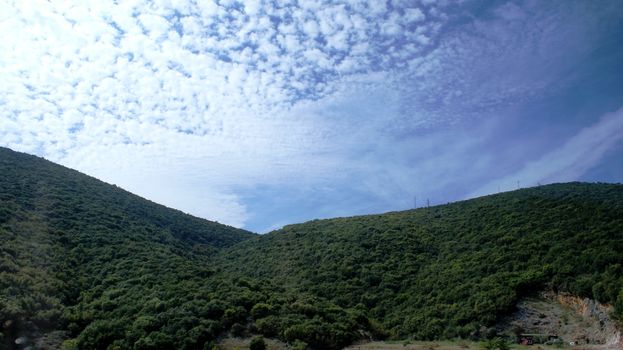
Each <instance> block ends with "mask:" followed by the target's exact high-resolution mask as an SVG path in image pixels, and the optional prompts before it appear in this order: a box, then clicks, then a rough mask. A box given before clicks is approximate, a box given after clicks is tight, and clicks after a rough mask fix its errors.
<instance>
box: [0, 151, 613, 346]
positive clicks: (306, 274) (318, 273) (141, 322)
mask: <svg viewBox="0 0 623 350" xmlns="http://www.w3.org/2000/svg"><path fill="white" fill-rule="evenodd" d="M622 265H623V186H622V185H611V184H583V183H571V184H557V185H548V186H541V187H538V188H530V189H524V190H519V191H514V192H508V193H502V194H497V195H493V196H487V197H482V198H478V199H474V200H469V201H464V202H457V203H453V204H449V205H443V206H437V207H432V208H422V209H417V210H411V211H404V212H396V213H387V214H382V215H369V216H360V217H352V218H338V219H331V220H315V221H311V222H307V223H304V224H299V225H291V226H287V227H285V228H283V229H282V230H278V231H275V232H272V233H270V234H267V235H263V236H259V235H253V234H251V233H249V232H246V231H243V230H238V229H234V228H231V227H227V226H224V225H220V224H217V223H214V222H209V221H206V220H201V219H197V218H194V217H191V216H189V215H186V214H183V213H181V212H179V211H176V210H172V209H168V208H165V207H162V206H159V205H157V204H154V203H152V202H149V201H146V200H144V199H141V198H139V197H137V196H134V195H132V194H130V193H128V192H125V191H123V190H121V189H119V188H116V187H114V186H111V185H107V184H105V183H102V182H100V181H98V180H95V179H93V178H90V177H88V176H85V175H82V174H80V173H78V172H75V171H72V170H69V169H66V168H63V167H61V166H58V165H55V164H52V163H50V162H47V161H45V160H42V159H40V158H37V157H33V156H28V155H24V154H20V153H16V152H12V151H10V150H7V149H2V148H0V325H1V326H2V327H3V332H2V339H0V348H2V347H5V348H11V347H12V346H13V344H14V341H15V340H16V339H17V338H19V337H26V340H23V345H24V346H26V345H29V344H30V345H32V344H33V342H34V341H40V342H44V343H45V342H47V343H48V344H51V345H57V346H60V344H59V343H60V342H63V346H64V347H66V348H79V349H162V348H178V349H211V348H212V347H213V345H214V344H215V343H214V342H215V341H216V340H217V339H218V338H219V337H221V336H225V335H227V334H229V335H233V336H259V335H261V336H264V337H267V338H279V339H282V340H284V341H286V342H288V343H290V344H292V345H293V346H294V347H295V348H300V349H304V348H317V349H321V348H322V349H328V348H339V347H342V346H344V345H346V344H349V343H351V342H353V341H354V340H357V339H365V338H377V339H378V338H387V337H390V338H416V339H434V338H435V339H438V338H456V337H462V338H468V337H469V338H478V339H482V338H494V337H495V336H496V334H495V332H494V329H493V328H492V327H493V326H494V325H495V323H496V321H497V320H498V319H499V318H500V317H501V316H503V315H505V314H506V313H508V312H509V311H511V310H512V309H513V307H514V305H515V303H516V301H517V300H518V299H519V298H520V297H522V296H526V295H529V294H531V293H534V292H536V291H540V290H543V289H553V290H555V291H564V292H570V293H573V294H576V295H580V296H587V297H591V298H595V299H597V300H599V301H601V302H604V303H612V304H613V305H614V306H615V308H614V316H616V317H618V318H619V319H623V267H622ZM255 339H256V340H255V341H254V344H255V345H254V346H257V347H258V348H259V347H261V346H262V345H261V343H262V344H263V339H262V338H261V337H256V338H255ZM55 342H56V343H55Z"/></svg>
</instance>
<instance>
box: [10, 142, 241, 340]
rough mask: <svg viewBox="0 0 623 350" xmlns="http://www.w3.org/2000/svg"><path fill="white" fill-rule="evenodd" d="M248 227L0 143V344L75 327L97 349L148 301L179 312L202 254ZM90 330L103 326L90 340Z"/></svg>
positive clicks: (200, 273)
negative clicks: (172, 206) (184, 210)
mask: <svg viewBox="0 0 623 350" xmlns="http://www.w3.org/2000/svg"><path fill="white" fill-rule="evenodd" d="M252 235H253V234H251V233H249V232H246V231H243V230H239V229H235V228H232V227H228V226H225V225H221V224H218V223H215V222H210V221H207V220H203V219H198V218H195V217H192V216H190V215H187V214H184V213H182V212H180V211H177V210H173V209H170V208H166V207H164V206H161V205H158V204H155V203H153V202H150V201H147V200H145V199H142V198H140V197H138V196H135V195H133V194H131V193H129V192H126V191H124V190H121V189H119V188H117V187H115V186H111V185H109V184H106V183H103V182H101V181H98V180H96V179H94V178H91V177H88V176H86V175H84V174H81V173H79V172H77V171H73V170H70V169H67V168H64V167H62V166H59V165H56V164H53V163H51V162H48V161H46V160H43V159H41V158H38V157H34V156H30V155H26V154H22V153H17V152H13V151H11V150H8V149H6V148H0V325H2V326H3V334H4V336H3V338H4V346H5V347H9V348H10V347H11V346H13V344H12V343H13V341H14V339H16V338H18V337H22V336H25V337H26V338H28V339H34V338H39V337H41V336H42V335H49V334H50V331H53V330H66V331H67V332H65V333H58V334H54V333H52V334H51V336H50V337H49V338H50V339H49V341H50V342H54V341H55V340H54V339H52V338H54V337H56V338H66V337H74V336H78V335H80V337H79V341H80V342H81V344H83V345H84V346H83V347H84V348H89V347H90V345H93V344H96V343H101V344H102V346H103V347H104V348H105V346H106V342H107V341H108V340H107V339H108V338H110V339H111V340H115V339H117V338H123V337H124V336H125V335H124V334H123V333H121V334H117V333H115V332H116V331H117V330H115V329H113V328H114V327H112V326H110V327H109V324H124V326H125V324H127V323H128V322H131V321H130V320H131V319H133V318H135V317H136V316H137V315H138V316H140V315H141V314H147V313H151V312H148V311H142V309H144V308H147V307H155V308H160V307H165V306H166V307H167V309H168V312H172V311H171V307H173V306H174V307H179V308H181V309H180V310H185V309H184V308H185V307H188V305H187V304H188V300H187V299H188V298H192V296H193V293H196V294H199V293H202V292H201V291H202V290H204V289H205V288H204V287H203V284H204V283H205V280H206V277H207V276H209V275H211V274H212V273H213V267H212V266H211V265H210V264H209V263H208V259H209V258H210V257H211V256H212V255H213V254H215V253H216V251H218V250H219V249H222V248H224V247H227V246H230V245H232V244H235V243H237V242H240V241H242V240H245V239H248V238H250V237H251V236H252ZM182 291H183V292H182ZM188 295H191V297H188ZM180 312H182V311H180ZM184 312H186V311H184ZM176 317H177V316H171V317H170V318H169V320H168V322H169V323H170V324H171V327H177V326H176V322H178V319H177V318H176ZM130 325H131V323H130ZM108 328H110V329H108ZM179 328H180V329H184V327H179ZM94 329H95V333H98V332H99V330H100V329H107V330H106V332H109V333H107V334H97V335H95V336H94V337H95V338H96V339H91V338H89V337H93V335H92V334H91V333H93V330H94ZM89 332H91V333H89ZM97 337H100V338H97ZM102 337H103V338H106V339H101V338H102ZM89 342H90V343H89ZM0 343H2V342H0ZM98 347H100V348H101V346H98Z"/></svg>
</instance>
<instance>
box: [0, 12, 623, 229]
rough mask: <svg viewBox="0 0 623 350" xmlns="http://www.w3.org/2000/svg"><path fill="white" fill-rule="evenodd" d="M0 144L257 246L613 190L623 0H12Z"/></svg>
mask: <svg viewBox="0 0 623 350" xmlns="http://www.w3.org/2000/svg"><path fill="white" fill-rule="evenodd" d="M0 31H2V32H3V33H5V36H4V38H3V40H2V41H0V115H1V117H0V145H2V146H7V147H10V148H12V149H14V150H18V151H23V152H28V153H32V154H37V155H39V156H43V157H45V158H47V159H49V160H52V161H55V162H58V163H61V164H63V165H66V166H68V167H71V168H74V169H77V170H79V171H82V172H85V173H87V174H89V175H92V176H95V177H97V178H99V179H102V180H104V181H106V182H109V183H114V184H116V185H118V186H120V187H123V188H125V189H127V190H129V191H132V192H134V193H136V194H139V195H141V196H143V197H146V198H149V199H152V200H154V201H156V202H159V203H162V204H165V205H167V206H171V207H174V208H178V209H181V210H183V211H186V212H189V213H191V214H194V215H197V216H201V217H205V218H208V219H211V220H216V221H219V222H222V223H226V224H230V225H234V226H237V227H244V228H247V229H250V230H253V231H256V232H267V231H270V230H272V229H276V228H279V227H281V226H283V225H285V224H290V223H295V222H301V221H305V220H310V219H315V218H326V217H335V216H348V215H357V214H367V213H378V212H386V211H392V210H402V209H408V208H411V207H413V202H414V197H417V203H418V204H419V205H423V204H424V203H425V202H426V199H427V198H428V199H430V202H431V204H439V203H446V202H450V201H456V200H461V199H465V198H470V197H474V196H478V195H483V194H488V193H494V192H497V191H506V190H511V189H514V188H516V187H517V182H518V181H519V185H520V186H522V187H525V186H533V185H536V184H538V183H541V184H546V183H551V182H560V181H574V180H581V181H607V182H623V6H621V4H620V1H618V0H613V1H607V0H603V1H589V0H585V1H571V0H569V1H566V0H565V1H445V0H441V1H437V0H419V1H385V2H384V1H356V0H347V1H332V2H322V1H303V0H301V1H278V2H277V1H259V0H257V1H243V2H238V1H231V0H227V1H198V2H197V1H189V0H161V1H159V0H152V1H146V0H132V1H117V2H104V1H98V2H83V1H75V2H72V1H49V2H39V1H13V2H12V1H5V2H2V3H0Z"/></svg>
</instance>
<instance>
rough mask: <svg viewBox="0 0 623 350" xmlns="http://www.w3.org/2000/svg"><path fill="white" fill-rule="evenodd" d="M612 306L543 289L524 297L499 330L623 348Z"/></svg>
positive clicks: (580, 343) (569, 341) (574, 342)
mask: <svg viewBox="0 0 623 350" xmlns="http://www.w3.org/2000/svg"><path fill="white" fill-rule="evenodd" d="M611 311H612V307H611V306H609V305H603V304H600V303H598V302H597V301H595V300H591V299H589V298H580V297H577V296H573V295H570V294H563V293H553V292H544V293H541V294H540V295H539V296H538V297H534V298H525V299H523V300H521V301H520V302H519V303H518V304H517V309H516V311H515V312H514V313H513V314H512V315H510V316H508V317H506V318H505V319H503V320H502V321H501V322H500V324H499V325H498V331H501V332H503V333H507V334H513V333H515V334H517V333H538V334H544V335H551V336H557V337H559V338H560V339H562V341H564V342H565V343H567V344H574V345H577V346H582V347H587V346H591V347H592V346H599V347H607V348H620V349H623V339H622V337H621V330H620V328H619V327H618V325H617V323H616V322H615V321H614V320H613V319H612V318H611V317H610V313H611Z"/></svg>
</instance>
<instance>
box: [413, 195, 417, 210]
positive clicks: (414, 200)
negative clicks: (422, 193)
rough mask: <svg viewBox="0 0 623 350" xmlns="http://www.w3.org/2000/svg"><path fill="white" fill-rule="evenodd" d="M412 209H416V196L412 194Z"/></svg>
mask: <svg viewBox="0 0 623 350" xmlns="http://www.w3.org/2000/svg"><path fill="white" fill-rule="evenodd" d="M413 209H417V196H413Z"/></svg>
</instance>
